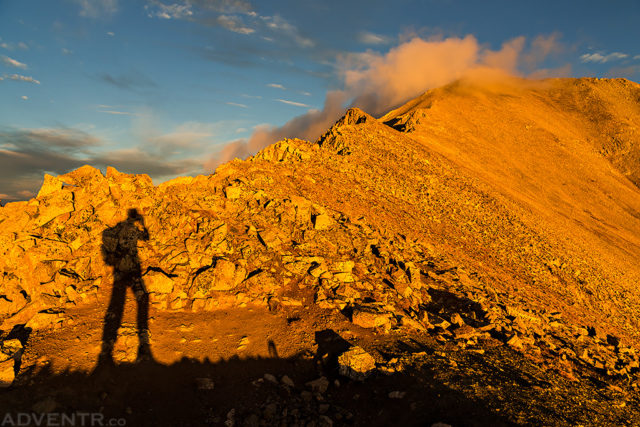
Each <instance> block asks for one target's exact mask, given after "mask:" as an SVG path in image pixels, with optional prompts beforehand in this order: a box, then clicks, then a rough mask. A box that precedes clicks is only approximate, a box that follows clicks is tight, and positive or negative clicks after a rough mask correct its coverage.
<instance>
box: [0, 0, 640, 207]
mask: <svg viewBox="0 0 640 427" xmlns="http://www.w3.org/2000/svg"><path fill="white" fill-rule="evenodd" d="M621 3H624V7H616V8H615V10H610V9H614V8H610V7H609V8H607V7H606V5H601V4H597V3H596V2H591V3H589V4H587V5H583V7H581V9H580V10H579V11H576V10H573V9H572V8H571V7H570V6H565V5H558V4H555V3H552V2H543V3H540V4H537V5H526V6H520V9H518V10H515V8H509V7H508V6H506V3H505V2H501V1H494V2H492V3H491V4H490V5H487V4H483V5H482V6H479V5H475V4H473V3H472V2H465V3H464V4H462V3H458V4H452V3H449V2H440V1H430V2H426V3H424V2H413V1H405V2H403V4H402V7H399V6H394V7H392V6H391V5H385V4H381V3H379V4H375V5H372V6H370V7H363V6H362V4H361V3H360V2H354V3H350V4H348V5H340V8H339V11H340V13H336V8H335V7H333V6H336V5H337V3H335V4H333V5H332V4H326V3H323V4H316V3H311V2H310V3H306V4H305V5H304V7H301V8H295V7H292V5H293V3H292V2H289V1H279V2H276V3H270V4H269V5H264V4H252V3H250V2H246V1H240V0H237V1H235V0H234V1H231V0H224V1H222V0H219V1H216V0H199V1H176V2H166V1H158V0H148V1H135V2H131V3H125V2H122V1H118V0H93V1H91V0H67V1H64V2H62V3H60V4H58V5H53V4H52V3H50V2H43V1H25V2H3V3H2V4H0V28H2V30H0V68H1V69H0V93H2V94H3V96H2V97H0V117H2V119H1V120H0V165H2V168H1V170H2V172H0V200H1V201H2V203H6V202H11V201H17V200H25V199H29V198H31V197H34V196H35V194H36V193H37V190H38V188H39V187H40V185H41V184H42V180H43V176H44V174H45V173H48V174H51V175H54V176H55V175H60V174H64V173H67V172H70V171H71V170H74V169H76V168H78V167H80V166H82V165H84V164H89V165H91V166H93V167H96V168H98V169H100V170H101V171H103V172H104V170H105V168H106V166H113V167H115V168H116V169H117V170H119V171H122V172H126V173H144V174H148V175H149V176H150V177H151V178H152V179H153V180H154V183H155V184H156V185H157V184H159V183H161V182H163V181H166V180H168V179H171V178H174V177H177V176H195V175H201V174H208V173H212V172H213V170H215V167H216V166H217V165H219V164H220V163H222V162H224V161H227V160H230V159H232V158H234V157H240V158H245V157H246V156H248V155H251V154H255V152H257V151H258V150H259V149H261V148H263V147H265V146H266V145H268V144H270V143H273V142H276V141H277V140H280V139H282V138H284V137H300V138H303V139H314V138H315V137H317V136H319V135H320V134H321V133H322V132H323V131H324V130H326V128H328V127H329V126H330V125H331V124H332V123H333V122H335V121H336V120H337V119H338V118H339V117H340V116H341V115H342V114H343V113H344V111H345V110H346V108H347V107H350V106H355V107H359V108H362V109H363V110H364V111H366V112H367V113H370V114H373V115H376V116H379V115H380V114H381V113H383V112H386V111H388V110H390V109H391V108H392V107H395V106H398V105H401V104H402V103H403V102H405V101H407V100H409V99H411V98H413V97H415V96H417V95H419V94H421V93H422V92H424V91H426V90H428V89H430V88H433V87H437V86H441V85H443V84H446V83H449V82H451V81H453V80H456V79H457V78H460V77H461V76H463V75H465V74H466V73H469V72H472V71H473V70H477V69H479V68H490V69H497V70H500V71H505V72H508V73H510V74H514V75H517V76H521V77H532V78H543V77H552V76H562V77H583V76H585V77H612V78H615V77H623V78H628V79H630V80H633V81H638V80H640V51H638V50H637V47H636V46H635V45H634V40H637V39H638V37H640V29H637V28H636V27H635V26H634V25H632V24H633V23H634V22H637V20H638V18H640V5H638V4H637V3H634V2H631V1H629V2H621ZM296 4H297V3H296ZM368 4H369V3H367V5H368ZM620 6H622V5H620ZM523 8H525V9H523ZM34 10H37V12H34ZM405 10H412V11H414V13H411V14H408V13H405V12H404V11H405ZM328 22H331V24H330V25H326V23H328ZM327 27H328V28H327Z"/></svg>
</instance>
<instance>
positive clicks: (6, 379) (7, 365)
mask: <svg viewBox="0 0 640 427" xmlns="http://www.w3.org/2000/svg"><path fill="white" fill-rule="evenodd" d="M15 363H16V362H15V360H13V359H7V360H5V361H4V362H0V388H6V387H9V386H11V384H13V380H14V379H15V378H16V372H15Z"/></svg>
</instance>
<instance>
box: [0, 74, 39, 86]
mask: <svg viewBox="0 0 640 427" xmlns="http://www.w3.org/2000/svg"><path fill="white" fill-rule="evenodd" d="M3 78H4V79H7V80H14V81H17V82H27V83H34V84H37V85H39V84H40V81H39V80H36V79H34V78H33V77H29V76H23V75H21V74H5V75H4V76H3Z"/></svg>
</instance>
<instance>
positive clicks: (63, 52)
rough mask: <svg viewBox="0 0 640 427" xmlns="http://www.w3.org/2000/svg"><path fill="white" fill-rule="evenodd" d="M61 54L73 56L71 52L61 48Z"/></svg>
mask: <svg viewBox="0 0 640 427" xmlns="http://www.w3.org/2000/svg"><path fill="white" fill-rule="evenodd" d="M62 54H63V55H72V54H73V51H72V50H69V49H67V48H66V47H63V48H62Z"/></svg>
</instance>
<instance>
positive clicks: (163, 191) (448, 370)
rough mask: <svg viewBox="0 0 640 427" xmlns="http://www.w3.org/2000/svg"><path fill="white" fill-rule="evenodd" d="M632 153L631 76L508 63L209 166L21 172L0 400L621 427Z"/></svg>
mask: <svg viewBox="0 0 640 427" xmlns="http://www.w3.org/2000/svg"><path fill="white" fill-rule="evenodd" d="M639 160H640V85H638V84H636V83H633V82H630V81H628V80H624V79H613V80H607V79H550V80H544V81H529V80H520V79H515V78H514V79H501V80H499V81H495V80H462V81H457V82H455V83H452V84H450V85H447V86H445V87H441V88H438V89H434V90H430V91H428V92H426V93H425V94H423V95H421V96H420V97H418V98H416V99H414V100H411V101H409V102H408V103H406V104H405V105H402V106H400V107H399V108H397V109H395V110H393V111H391V112H389V113H388V114H387V115H385V116H384V117H381V118H378V119H376V118H374V117H372V116H370V115H368V114H367V113H365V112H363V111H360V110H358V109H350V110H349V111H347V113H346V115H345V116H344V117H343V118H341V119H340V120H339V121H338V122H337V123H336V124H335V125H334V126H333V127H331V128H330V129H329V130H327V132H326V133H325V134H324V135H322V136H321V137H320V138H319V139H318V140H317V141H315V142H309V141H303V140H299V139H286V140H283V141H280V142H277V143H276V144H273V145H271V146H269V147H267V148H265V149H264V150H262V151H260V152H259V153H257V154H256V155H255V156H253V157H251V158H249V159H247V160H237V159H236V160H233V161H231V162H229V163H226V164H224V165H222V166H220V167H219V168H218V169H217V170H216V171H215V173H214V174H212V175H209V176H198V177H183V178H178V179H174V180H172V181H168V182H165V183H163V184H160V185H158V186H154V185H153V183H152V181H151V179H150V178H149V177H148V176H146V175H128V174H123V173H120V172H118V171H117V170H115V169H114V168H108V169H107V170H106V174H105V175H103V173H101V172H100V171H99V170H97V169H94V168H92V167H90V166H84V167H82V168H80V169H77V170H75V171H73V172H71V173H68V174H66V175H61V176H57V177H54V176H49V175H46V176H45V177H44V183H43V185H42V188H41V189H40V192H39V193H38V195H37V197H36V198H34V199H32V200H29V201H24V202H15V203H9V204H7V205H6V206H4V207H2V208H0V273H1V274H2V275H1V277H0V320H1V321H2V324H1V325H0V330H1V335H0V336H1V338H0V340H1V343H0V387H2V388H3V389H2V390H0V410H2V411H3V412H6V413H14V414H16V413H24V414H28V415H29V416H32V417H36V416H38V414H44V413H48V414H66V415H68V416H71V415H74V414H76V415H77V414H79V413H97V414H98V415H100V416H103V417H106V418H110V419H113V420H124V421H126V423H127V425H172V426H175V425H208V424H211V425H226V426H245V425H246V426H260V425H290V426H332V425H427V426H445V425H451V426H457V425H492V426H493V425H514V424H515V425H567V426H575V425H616V426H617V425H639V424H640V363H639V356H640V290H639V287H638V285H639V284H640V266H639V264H638V259H640V189H639V187H638V186H639V185H640V163H639ZM34 419H35V418H34Z"/></svg>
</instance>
